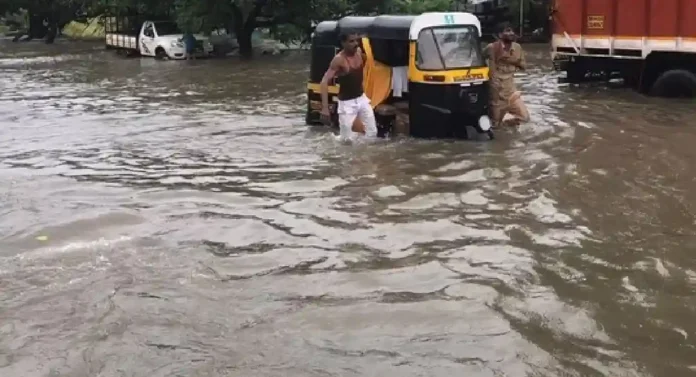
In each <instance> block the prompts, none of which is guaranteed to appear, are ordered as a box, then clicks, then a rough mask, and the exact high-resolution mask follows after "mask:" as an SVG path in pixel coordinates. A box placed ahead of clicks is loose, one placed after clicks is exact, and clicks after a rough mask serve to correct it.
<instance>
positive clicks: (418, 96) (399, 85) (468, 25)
mask: <svg viewBox="0 0 696 377" xmlns="http://www.w3.org/2000/svg"><path fill="white" fill-rule="evenodd" d="M366 24H367V25H366ZM332 25H333V27H332ZM319 26H321V29H320V27H319ZM319 26H318V27H317V30H318V31H321V33H319V32H315V35H314V41H316V42H317V44H314V42H313V45H312V50H313V51H312V68H311V70H310V71H311V72H310V83H309V85H308V108H307V123H308V124H313V123H316V122H318V121H319V119H320V117H319V112H320V110H321V97H320V85H319V83H320V82H321V78H322V76H323V74H324V72H325V71H326V69H327V68H328V66H329V64H330V62H331V59H333V56H334V55H335V54H336V52H338V49H339V48H340V47H338V46H339V43H338V36H339V35H340V34H342V33H346V32H350V33H353V32H356V33H359V34H363V36H364V37H363V39H362V48H363V51H364V52H365V54H366V56H367V61H366V64H365V75H364V88H365V93H366V94H367V96H368V97H369V98H370V100H371V103H372V107H373V108H374V109H375V114H376V118H377V122H378V128H380V129H387V130H390V131H391V130H394V129H395V125H396V124H397V123H398V121H397V120H398V119H399V116H398V115H394V114H395V113H396V114H398V111H406V114H405V117H406V119H407V122H408V126H407V127H405V128H404V127H397V128H399V129H401V130H402V133H406V134H407V135H410V136H413V137H418V138H450V137H454V138H473V137H476V134H472V133H471V132H470V131H472V130H475V131H476V132H477V133H478V134H486V135H488V137H489V138H491V139H492V138H493V132H492V131H491V129H490V128H491V122H490V118H489V116H488V112H489V106H488V95H489V88H488V80H489V70H488V66H487V65H486V62H485V59H484V58H483V54H482V51H481V43H480V38H481V28H480V22H479V20H478V18H477V17H476V16H474V15H473V14H470V13H464V12H451V13H424V14H421V15H417V16H396V15H383V16H377V17H361V18H360V19H359V20H358V19H357V18H354V17H352V18H349V17H346V18H343V19H341V20H339V21H338V22H335V23H334V24H329V23H321V24H319ZM334 36H335V38H336V39H335V40H336V43H335V44H334V45H333V48H335V50H334V52H332V53H330V54H329V53H328V52H327V53H326V54H323V53H320V52H319V51H317V50H315V48H316V47H320V48H321V46H322V45H321V44H320V43H328V41H329V39H331V38H334ZM324 41H326V42H324ZM338 89H339V88H338V86H337V85H330V87H329V93H330V95H329V101H330V104H331V105H333V104H335V103H336V101H337V99H336V94H337V93H338ZM390 109H391V110H390ZM393 109H396V110H395V111H394V110H393ZM331 110H332V114H333V113H334V112H335V106H332V107H331ZM404 130H405V131H404ZM390 133H391V132H390Z"/></svg>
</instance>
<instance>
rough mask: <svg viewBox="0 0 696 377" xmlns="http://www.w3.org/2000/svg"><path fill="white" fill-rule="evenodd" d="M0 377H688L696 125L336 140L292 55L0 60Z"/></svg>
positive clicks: (549, 100) (603, 106)
mask: <svg viewBox="0 0 696 377" xmlns="http://www.w3.org/2000/svg"><path fill="white" fill-rule="evenodd" d="M0 43H1V45H0V89H1V91H0V213H1V217H0V375H1V376H3V377H33V376H73V377H80V376H147V377H159V376H288V377H294V376H297V377H299V376H302V377H309V376H380V377H382V376H399V377H406V376H454V375H457V376H486V377H487V376H510V377H517V376H612V377H619V376H688V375H696V348H695V347H696V321H695V320H694V318H696V296H695V293H696V254H695V253H696V224H695V221H694V219H695V218H694V213H695V211H696V180H695V179H694V177H696V164H694V161H696V148H694V145H696V127H695V126H696V108H695V107H694V106H693V103H692V102H674V101H666V100H659V99H649V98H644V97H642V96H640V95H638V94H635V93H633V92H631V91H630V90H627V89H622V88H616V87H608V86H606V85H589V86H585V87H580V88H579V87H570V86H563V85H560V84H558V83H557V81H556V77H557V76H556V74H554V73H553V72H551V71H550V65H549V62H548V53H547V49H546V48H545V47H543V46H542V47H534V46H529V47H527V49H528V54H529V59H530V60H531V61H532V63H533V64H534V66H533V67H532V68H531V69H530V70H529V72H528V74H527V75H525V76H523V77H520V83H521V87H522V88H523V91H524V95H525V99H526V101H527V103H528V105H529V108H530V111H531V114H532V121H531V122H530V123H529V124H526V125H523V126H522V127H521V128H519V130H517V131H513V130H504V131H502V132H498V135H497V136H498V138H497V139H496V140H495V141H493V142H467V141H424V140H411V139H401V140H392V141H388V142H381V143H377V144H374V145H363V144H360V145H354V146H349V145H342V144H338V143H337V142H336V140H335V139H334V138H333V136H332V135H331V133H330V132H328V131H327V130H324V129H319V128H309V127H307V126H305V125H304V118H303V111H304V106H305V102H304V91H305V89H304V88H305V86H304V85H305V77H306V76H307V65H308V60H307V56H306V55H304V54H292V55H288V56H284V57H260V58H259V59H256V60H255V61H253V62H251V63H245V62H241V61H238V60H234V59H230V60H208V61H202V60H200V61H195V62H159V61H155V60H152V59H148V58H143V59H123V58H118V57H115V56H114V55H113V54H111V53H109V52H105V51H103V50H102V49H101V46H99V45H91V44H68V43H65V42H62V43H58V44H56V45H55V46H45V45H43V44H40V43H26V44H12V43H10V42H6V41H3V42H0Z"/></svg>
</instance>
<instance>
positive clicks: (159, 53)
mask: <svg viewBox="0 0 696 377" xmlns="http://www.w3.org/2000/svg"><path fill="white" fill-rule="evenodd" d="M155 58H156V59H160V60H166V59H169V55H167V51H164V49H163V48H162V47H157V49H156V50H155Z"/></svg>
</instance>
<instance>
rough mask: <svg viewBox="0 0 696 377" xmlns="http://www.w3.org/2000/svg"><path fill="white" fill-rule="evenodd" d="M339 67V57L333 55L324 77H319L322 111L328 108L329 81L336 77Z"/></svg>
mask: <svg viewBox="0 0 696 377" xmlns="http://www.w3.org/2000/svg"><path fill="white" fill-rule="evenodd" d="M340 69H341V58H340V57H339V56H338V55H336V56H334V58H333V60H332V61H331V64H330V65H329V69H327V70H326V73H324V77H323V78H322V79H321V85H320V88H321V108H322V111H324V110H328V109H329V81H331V80H333V78H334V77H336V74H337V73H338V71H340Z"/></svg>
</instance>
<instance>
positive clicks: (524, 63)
mask: <svg viewBox="0 0 696 377" xmlns="http://www.w3.org/2000/svg"><path fill="white" fill-rule="evenodd" d="M519 51H520V58H519V59H518V60H517V63H516V64H515V65H516V66H517V68H519V69H521V70H526V69H527V59H526V58H525V56H524V50H523V49H522V47H520V48H519Z"/></svg>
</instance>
